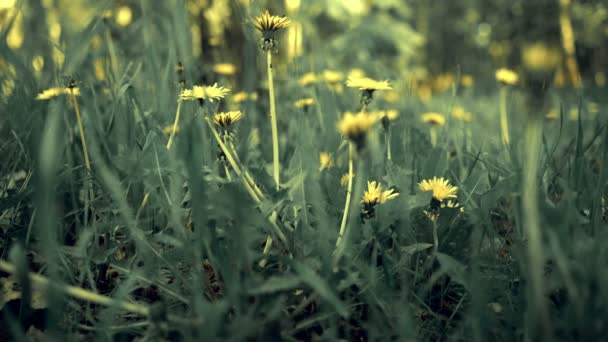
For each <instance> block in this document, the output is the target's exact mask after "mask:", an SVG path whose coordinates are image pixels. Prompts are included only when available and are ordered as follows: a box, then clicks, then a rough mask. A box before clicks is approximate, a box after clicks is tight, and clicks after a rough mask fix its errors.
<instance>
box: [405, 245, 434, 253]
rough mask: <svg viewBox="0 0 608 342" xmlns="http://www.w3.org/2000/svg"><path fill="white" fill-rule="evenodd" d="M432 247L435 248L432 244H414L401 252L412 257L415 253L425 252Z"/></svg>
mask: <svg viewBox="0 0 608 342" xmlns="http://www.w3.org/2000/svg"><path fill="white" fill-rule="evenodd" d="M431 247H433V244H432V243H422V242H421V243H414V244H411V245H409V246H405V247H401V252H403V253H405V254H410V255H412V254H414V253H418V252H421V251H424V250H425V249H429V248H431Z"/></svg>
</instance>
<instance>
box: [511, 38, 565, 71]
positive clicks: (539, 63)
mask: <svg viewBox="0 0 608 342" xmlns="http://www.w3.org/2000/svg"><path fill="white" fill-rule="evenodd" d="M521 60H522V63H523V65H524V66H525V67H526V68H528V69H529V70H534V71H548V70H553V69H554V68H556V67H557V66H558V65H559V64H560V63H561V57H560V53H559V51H558V50H557V49H555V48H550V47H548V46H546V45H545V44H543V43H535V44H531V45H528V46H526V47H524V48H523V49H522V52H521Z"/></svg>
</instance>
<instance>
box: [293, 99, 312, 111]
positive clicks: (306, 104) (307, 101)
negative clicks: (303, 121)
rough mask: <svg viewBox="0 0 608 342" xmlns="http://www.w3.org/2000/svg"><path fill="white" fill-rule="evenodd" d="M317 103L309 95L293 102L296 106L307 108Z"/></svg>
mask: <svg viewBox="0 0 608 342" xmlns="http://www.w3.org/2000/svg"><path fill="white" fill-rule="evenodd" d="M314 104H315V99H313V98H310V97H307V98H304V99H301V100H298V101H296V102H294V103H293V105H294V106H296V108H300V109H306V108H308V107H310V106H312V105H314Z"/></svg>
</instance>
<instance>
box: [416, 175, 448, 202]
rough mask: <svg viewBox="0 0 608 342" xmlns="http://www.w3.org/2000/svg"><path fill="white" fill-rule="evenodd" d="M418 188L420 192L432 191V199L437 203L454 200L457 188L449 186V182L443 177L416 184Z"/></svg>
mask: <svg viewBox="0 0 608 342" xmlns="http://www.w3.org/2000/svg"><path fill="white" fill-rule="evenodd" d="M418 187H419V188H420V190H422V191H432V192H433V198H434V199H435V200H437V201H439V202H441V201H443V200H444V199H446V198H456V192H457V191H458V187H457V186H453V185H450V181H449V180H447V179H444V178H443V177H441V178H437V177H433V179H430V180H426V179H425V180H423V181H422V182H420V183H418Z"/></svg>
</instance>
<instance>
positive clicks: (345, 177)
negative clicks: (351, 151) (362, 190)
mask: <svg viewBox="0 0 608 342" xmlns="http://www.w3.org/2000/svg"><path fill="white" fill-rule="evenodd" d="M353 177H355V174H353ZM349 179H350V177H348V172H347V173H345V174H343V175H342V177H340V186H341V187H343V188H345V187H346V186H347V185H348V180H349Z"/></svg>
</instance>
